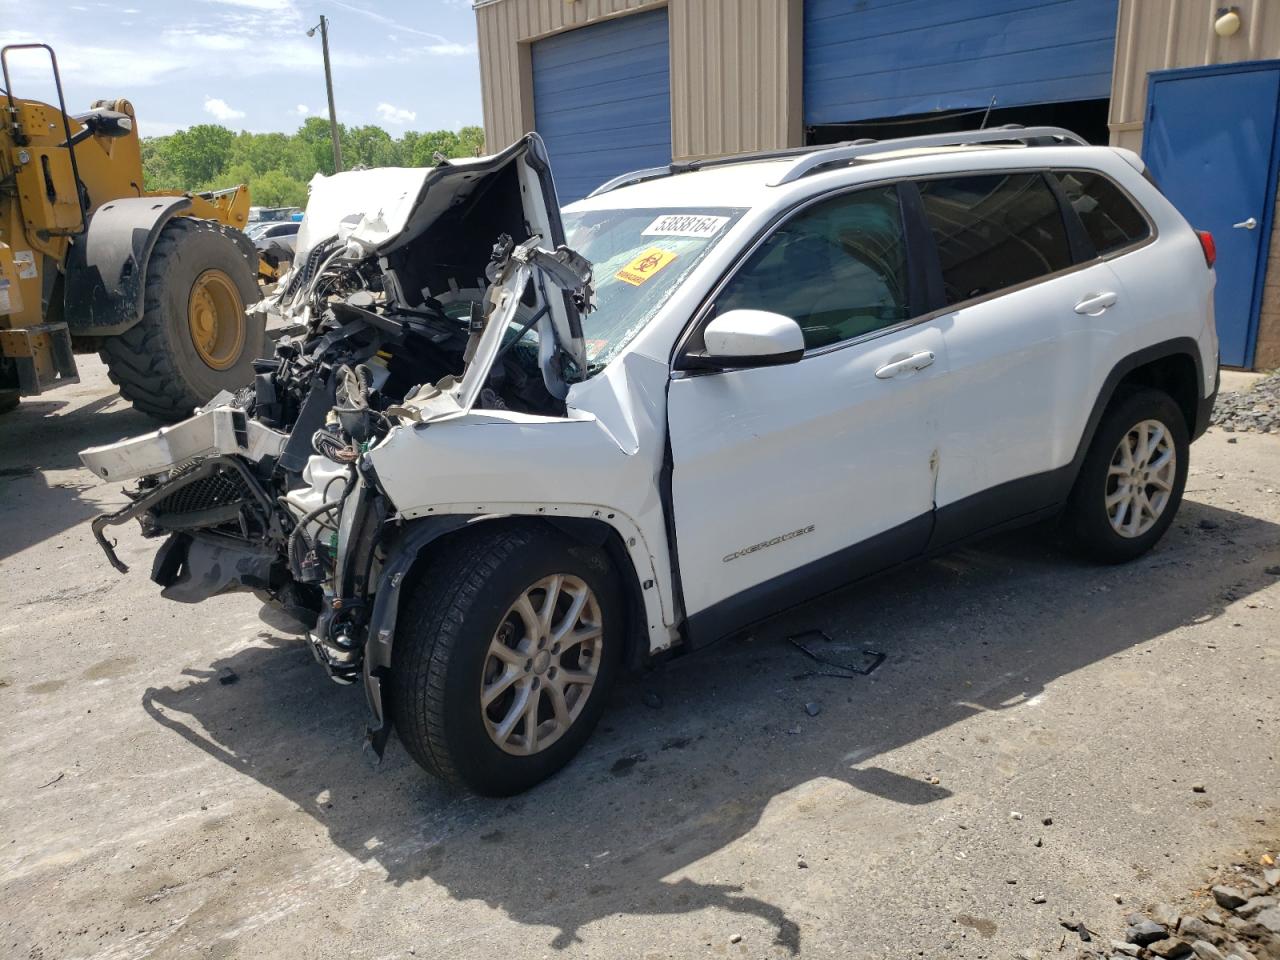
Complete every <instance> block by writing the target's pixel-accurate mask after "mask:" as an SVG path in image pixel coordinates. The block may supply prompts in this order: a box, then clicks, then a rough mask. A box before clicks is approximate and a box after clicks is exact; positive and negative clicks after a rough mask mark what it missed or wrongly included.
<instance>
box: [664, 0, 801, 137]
mask: <svg viewBox="0 0 1280 960" xmlns="http://www.w3.org/2000/svg"><path fill="white" fill-rule="evenodd" d="M671 35H672V53H671V99H672V105H671V122H672V143H673V145H674V147H675V153H676V156H677V157H681V158H689V157H711V156H722V155H724V154H730V153H745V152H747V151H751V150H772V149H777V148H779V147H787V146H795V145H797V144H798V143H799V142H800V137H801V135H802V134H801V125H800V116H799V113H800V99H799V98H800V90H799V85H798V84H797V83H795V82H794V78H795V77H798V75H799V65H800V52H801V18H800V0H672V4H671Z"/></svg>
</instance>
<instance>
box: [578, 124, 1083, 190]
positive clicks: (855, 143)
mask: <svg viewBox="0 0 1280 960" xmlns="http://www.w3.org/2000/svg"><path fill="white" fill-rule="evenodd" d="M1007 141H1017V142H1020V143H1023V144H1025V145H1026V146H1028V147H1039V146H1050V145H1060V144H1076V145H1080V146H1087V141H1085V140H1084V138H1083V137H1081V136H1079V135H1078V134H1075V133H1072V132H1071V131H1070V130H1064V129H1062V128H1061V127H1023V126H1019V125H1018V124H1015V123H1011V124H1007V125H1005V126H1002V127H990V128H988V129H985V130H960V131H957V132H956V133H931V134H926V135H925V136H920V137H899V138H897V139H894V140H865V139H864V140H851V141H848V142H845V143H837V144H834V145H833V146H826V147H788V148H786V149H784V150H765V151H761V152H759V153H738V154H732V155H730V156H727V157H708V158H706V159H705V160H685V161H681V162H679V163H670V164H668V165H666V166H664V167H646V168H645V169H643V170H632V171H631V172H630V173H624V174H621V175H620V176H617V177H614V178H613V179H612V180H607V181H605V182H604V183H602V184H600V186H598V187H596V188H595V189H594V190H592V191H591V192H590V193H589V194H587V196H588V197H598V196H600V194H602V193H609V192H610V191H611V190H618V189H621V188H622V187H629V186H632V185H633V184H637V183H644V182H645V181H646V180H658V179H661V178H662V177H672V176H675V175H676V174H679V173H693V172H694V171H696V170H704V169H706V168H707V167H723V166H729V165H731V164H735V163H756V162H759V161H761V160H785V159H787V158H788V157H795V158H796V162H795V163H794V164H792V165H791V167H789V168H788V169H787V172H786V173H784V174H783V175H782V176H781V177H780V178H779V179H778V180H776V181H774V182H773V183H772V184H770V186H774V187H780V186H782V185H783V184H784V183H791V182H792V181H794V180H799V179H800V178H801V177H804V176H807V175H808V174H810V173H813V172H814V171H816V170H820V169H822V168H823V167H828V166H831V165H833V164H837V163H843V162H845V161H848V160H855V159H857V158H859V157H868V156H873V155H875V154H877V153H891V152H893V151H895V150H913V149H918V148H920V147H960V146H968V145H970V144H977V143H1004V142H1007Z"/></svg>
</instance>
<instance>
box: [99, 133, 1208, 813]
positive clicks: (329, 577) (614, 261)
mask: <svg viewBox="0 0 1280 960" xmlns="http://www.w3.org/2000/svg"><path fill="white" fill-rule="evenodd" d="M1142 171H1143V167H1142V162H1141V161H1140V160H1139V159H1138V158H1137V157H1136V156H1135V155H1133V154H1132V153H1128V152H1126V151H1121V150H1113V149H1110V148H1104V147H1089V146H1085V145H1083V144H1082V143H1081V141H1079V140H1078V139H1077V138H1076V137H1075V136H1074V135H1072V134H1069V133H1066V132H1065V131H1061V130H1056V129H1046V128H1041V129H1028V130H1002V131H991V130H987V131H981V132H970V133H962V134H954V135H947V136H942V137H922V138H913V139H911V140H902V141H894V142H885V143H874V142H862V143H857V144H849V145H841V146H838V147H832V148H813V149H809V150H801V151H790V152H786V153H781V154H773V155H770V156H761V157H749V158H739V159H737V160H732V161H703V162H695V163H690V164H686V165H673V166H672V167H670V168H666V167H664V168H660V169H656V170H649V171H641V172H638V173H636V174H633V175H630V176H628V177H623V178H619V180H617V181H614V182H611V183H610V184H606V185H605V186H603V187H601V188H600V189H599V190H597V191H596V192H595V193H594V194H593V195H592V196H590V197H588V198H587V199H585V200H582V201H580V202H578V203H575V204H572V205H570V206H569V207H568V208H566V209H565V210H564V211H563V212H562V211H560V210H559V208H558V205H557V202H556V198H555V192H554V187H553V184H552V179H551V174H550V170H549V169H548V167H547V163H546V155H545V152H544V149H543V147H542V144H541V141H540V140H539V139H538V138H537V137H536V136H533V135H530V136H529V137H526V138H525V139H524V140H522V141H520V142H518V143H517V144H515V145H513V146H512V147H510V148H509V149H507V150H505V151H504V152H502V153H500V154H497V155H495V156H493V157H487V158H480V159H477V160H474V161H460V162H449V163H445V164H442V165H441V166H439V167H436V168H434V169H431V170H373V171H364V172H357V173H347V174H340V175H338V176H335V177H332V178H329V179H327V180H326V179H318V180H317V181H316V182H315V184H314V185H313V191H312V197H311V201H310V203H309V206H308V210H307V216H306V220H305V221H304V224H303V227H302V230H301V232H300V234H299V238H298V243H297V260H296V263H295V267H294V270H293V272H292V273H291V274H290V275H289V277H288V278H287V279H286V281H285V282H284V283H283V284H282V289H281V292H280V293H279V295H278V296H277V297H276V298H275V299H274V300H273V301H271V302H270V303H269V305H268V308H267V309H269V310H273V311H276V312H277V313H279V314H280V317H281V319H282V320H283V321H285V322H291V323H293V324H295V325H296V327H297V329H298V333H297V335H295V336H291V337H286V338H284V339H282V340H281V341H280V342H279V344H278V346H277V349H276V352H275V356H274V357H272V358H270V359H264V360H261V361H259V362H258V363H257V365H256V370H257V376H256V379H255V381H254V383H252V384H250V385H247V386H246V388H245V389H244V390H242V391H241V392H240V393H238V394H237V395H235V396H230V395H224V396H223V397H221V398H219V399H218V400H216V401H215V402H214V403H213V404H210V405H209V406H207V407H205V408H203V409H202V410H201V411H199V412H197V414H196V415H195V416H194V417H192V418H191V419H189V420H187V421H185V422H183V423H181V424H178V425H175V426H173V427H168V428H165V429H162V430H160V431H158V432H156V433H152V434H148V435H146V436H142V437H137V438H134V439H131V440H126V441H122V442H120V443H117V444H112V445H109V446H104V447H97V448H94V449H91V450H86V451H84V453H83V454H82V457H83V460H84V462H85V463H86V465H88V466H89V467H90V468H91V469H92V470H93V471H94V472H95V473H96V474H97V475H98V476H100V477H103V478H105V479H107V480H126V479H129V480H136V483H134V484H133V485H131V487H130V488H129V489H128V490H127V491H126V492H127V493H128V494H129V496H130V498H131V500H132V503H131V504H130V505H129V506H128V507H127V508H125V509H124V510H121V511H119V512H118V513H115V514H111V515H108V516H104V517H99V518H97V519H96V520H95V521H94V531H95V533H96V534H97V535H98V539H99V541H100V542H101V543H102V545H103V547H104V549H105V550H106V551H107V554H108V556H109V557H110V558H111V559H112V562H113V563H115V564H116V565H117V566H118V567H121V568H123V564H121V563H120V562H119V560H118V559H117V558H116V556H115V554H114V552H113V550H112V545H111V543H110V541H109V540H108V539H107V538H106V536H105V533H104V530H105V527H107V526H109V525H111V524H117V523H121V522H124V521H125V520H128V519H130V518H136V519H138V520H139V521H140V523H141V526H142V532H143V534H144V535H145V536H148V537H157V538H163V541H164V542H163V544H162V545H161V546H160V549H159V550H158V552H157V553H156V556H155V561H154V564H153V568H152V577H153V579H154V580H155V581H156V582H157V583H159V584H160V585H161V586H162V587H163V591H162V592H163V595H164V596H166V597H169V598H171V599H174V600H180V601H185V602H197V601H200V600H203V599H205V598H206V597H209V596H212V595H214V594H218V593H222V592H226V591H230V590H249V591H253V592H254V593H256V594H258V595H259V596H260V597H262V598H263V599H264V600H267V601H269V602H270V603H271V604H272V605H274V606H276V607H278V608H280V609H281V610H283V611H285V612H286V613H287V614H289V615H290V616H291V617H292V618H293V619H294V620H296V621H298V622H300V623H301V624H302V625H303V627H304V628H305V629H306V631H307V636H308V642H309V644H310V646H311V648H312V650H313V651H314V653H315V656H316V658H317V660H319V661H320V663H321V664H322V665H323V666H324V668H325V669H326V670H328V672H329V673H330V675H331V676H332V677H333V678H334V679H335V680H338V681H341V682H344V683H349V682H355V681H360V682H362V683H363V685H364V688H365V692H366V694H367V696H368V701H369V705H370V708H371V710H372V714H373V722H372V724H371V727H370V731H369V739H370V744H371V746H372V748H373V749H374V750H376V751H378V752H379V753H381V751H382V749H383V748H384V746H385V744H386V741H387V737H388V736H389V733H390V731H391V729H392V727H393V726H394V728H395V729H396V730H397V731H398V733H399V736H400V739H401V741H402V742H403V743H404V745H405V747H406V748H407V749H408V751H409V752H410V753H411V754H412V755H413V757H414V758H415V759H416V760H417V761H418V762H419V763H421V764H422V765H423V766H424V767H426V768H427V769H429V770H431V771H432V772H434V773H437V774H439V775H440V776H442V777H444V778H446V779H448V780H451V781H454V782H458V783H461V784H465V785H466V786H468V787H470V788H471V789H473V790H475V791H478V792H481V793H486V794H507V793H512V792H515V791H519V790H523V789H525V788H527V787H529V786H530V785H532V784H534V783H536V782H537V781H539V780H541V779H543V778H544V777H546V776H548V775H549V774H551V773H552V772H553V771H555V770H556V769H558V768H559V767H560V766H562V765H563V764H564V763H566V762H567V761H568V760H569V759H570V758H571V757H572V756H573V754H574V753H575V752H576V751H577V750H578V749H579V748H580V747H581V746H582V744H583V742H584V741H585V740H586V739H587V737H588V736H589V734H590V732H591V730H592V728H593V727H594V726H595V724H596V722H597V721H598V719H599V717H600V714H601V711H602V710H603V709H604V706H605V702H606V699H607V697H608V693H609V688H610V686H611V684H612V683H613V681H614V679H615V677H616V675H617V673H618V671H619V669H620V668H621V667H622V666H623V665H624V664H637V663H640V662H643V661H644V660H645V659H646V658H647V657H649V656H651V655H653V654H655V653H657V652H659V651H666V650H669V649H685V650H688V649H693V648H696V647H699V646H701V645H703V644H706V643H708V642H710V641H712V640H715V639H716V638H717V637H720V636H723V635H725V634H726V633H729V632H732V631H735V630H737V629H740V628H742V627H743V626H745V625H747V624H749V623H751V622H753V621H756V620H760V619H762V618H764V617H767V616H769V615H771V614H773V613H775V612H777V611H778V610H780V609H783V608H785V607H787V606H790V605H792V604H795V603H797V602H800V601H803V600H805V599H807V598H810V597H813V596H815V595H817V594H820V593H823V592H825V591H828V590H831V589H833V588H835V587H837V586H840V585H842V584H845V583H848V582H850V581H852V580H856V579H858V578H861V577H865V576H868V575H870V574H872V573H875V572H877V571H881V570H884V569H886V568H889V567H893V566H896V565H899V564H902V563H904V562H907V561H910V560H912V559H914V558H918V557H921V556H924V555H927V554H931V553H934V552H936V551H939V550H943V549H946V548H948V547H950V546H952V545H954V544H957V543H959V542H961V541H965V540H968V539H971V538H973V537H975V536H978V535H981V534H984V533H987V532H989V531H991V530H993V529H996V528H1003V527H1008V526H1011V525H1016V524H1022V523H1027V522H1030V521H1033V520H1036V519H1039V518H1043V517H1047V516H1050V515H1052V514H1055V513H1060V512H1061V513H1064V514H1065V518H1064V519H1065V527H1066V529H1067V530H1068V531H1069V532H1070V534H1071V535H1072V536H1073V537H1074V538H1075V540H1076V541H1077V542H1078V543H1080V544H1081V545H1082V546H1084V547H1085V548H1087V550H1088V551H1090V552H1091V553H1092V554H1093V555H1095V556H1097V557H1099V558H1101V559H1103V560H1107V561H1121V560H1126V559H1130V558H1133V557H1136V556H1138V555H1140V554H1142V553H1143V552H1144V551H1146V550H1148V549H1150V547H1151V546H1152V545H1153V544H1154V543H1155V542H1156V541H1157V540H1158V539H1159V538H1160V537H1161V535H1162V534H1163V533H1164V532H1165V530H1166V529H1167V528H1168V526H1169V524H1170V522H1171V521H1172V519H1173V516H1174V513H1175V511H1176V510H1177V507H1178V503H1179V500H1180V498H1181V495H1182V490H1183V484H1184V482H1185V479H1186V475H1187V456H1188V444H1189V442H1190V440H1191V439H1193V438H1194V437H1196V436H1198V435H1199V434H1200V433H1201V432H1203V431H1204V429H1205V427H1206V426H1207V424H1208V419H1209V410H1210V407H1211V405H1212V402H1213V397H1214V394H1215V393H1216V385H1217V381H1216V376H1217V343H1216V339H1215V334H1214V326H1213V315H1212V300H1211V298H1212V292H1213V291H1212V288H1213V283H1214V278H1213V272H1212V269H1211V267H1212V241H1211V238H1208V237H1207V235H1204V236H1197V234H1196V232H1195V231H1193V230H1192V229H1191V227H1189V226H1188V225H1187V223H1186V222H1185V221H1184V220H1183V218H1182V217H1181V216H1180V215H1179V214H1178V212H1177V211H1176V210H1175V209H1174V208H1173V207H1172V206H1171V205H1170V204H1169V203H1168V201H1166V200H1165V199H1164V198H1163V197H1162V196H1161V195H1160V193H1159V191H1158V190H1157V189H1156V188H1155V187H1154V186H1153V185H1152V184H1151V183H1150V182H1149V181H1148V180H1147V179H1145V178H1144V176H1143V172H1142Z"/></svg>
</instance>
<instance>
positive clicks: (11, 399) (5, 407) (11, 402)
mask: <svg viewBox="0 0 1280 960" xmlns="http://www.w3.org/2000/svg"><path fill="white" fill-rule="evenodd" d="M21 396H22V395H21V394H20V393H18V391H17V390H2V389H0V413H8V412H9V411H10V410H16V409H17V407H18V400H19V399H20V398H21Z"/></svg>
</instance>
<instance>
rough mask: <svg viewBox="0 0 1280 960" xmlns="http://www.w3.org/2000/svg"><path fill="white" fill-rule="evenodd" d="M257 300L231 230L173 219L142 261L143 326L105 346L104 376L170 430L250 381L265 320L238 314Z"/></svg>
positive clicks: (251, 271) (252, 272)
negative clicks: (169, 425) (144, 263)
mask: <svg viewBox="0 0 1280 960" xmlns="http://www.w3.org/2000/svg"><path fill="white" fill-rule="evenodd" d="M260 296H261V293H260V291H259V289H258V281H257V271H256V266H255V265H254V264H252V263H250V262H249V260H248V259H247V258H246V256H245V254H244V253H243V252H242V248H241V245H240V244H238V243H237V242H236V239H235V237H234V236H233V230H232V228H229V227H224V226H222V225H221V224H218V223H215V222H213V221H211V220H196V219H193V218H191V217H176V218H175V219H173V220H171V221H169V223H167V224H165V226H164V229H163V230H162V231H161V233H160V238H159V239H158V240H157V241H156V245H155V247H154V249H153V250H152V252H151V258H150V260H148V261H147V282H146V288H145V293H144V298H143V313H142V319H141V320H140V321H139V322H138V323H137V324H135V325H134V326H132V327H130V328H129V329H128V330H126V331H125V332H124V333H122V334H119V335H118V336H114V337H109V338H107V339H106V340H105V341H104V342H103V345H102V352H101V356H102V360H103V362H104V363H106V365H107V375H108V376H109V377H110V378H111V382H112V383H114V384H115V385H116V386H118V387H119V388H120V394H121V395H122V396H123V397H124V398H125V399H126V400H128V401H129V402H130V403H132V404H133V405H134V407H135V408H137V409H138V410H141V411H142V412H143V413H146V414H149V415H150V416H152V417H155V418H156V419H158V420H163V421H166V422H170V423H172V422H174V421H176V420H182V419H184V418H185V417H189V416H190V415H191V412H192V409H193V408H194V407H197V406H199V405H201V404H203V403H207V402H208V401H209V400H211V399H212V398H213V397H214V396H215V395H216V394H217V393H218V392H219V391H221V390H229V391H231V392H232V393H234V392H235V391H236V390H239V389H240V388H241V387H244V386H245V385H246V384H248V383H249V382H250V381H251V380H252V379H253V361H254V360H255V359H257V358H258V357H260V356H261V355H262V351H263V345H264V343H265V342H266V321H265V318H263V317H262V316H261V315H259V314H251V315H248V314H246V313H245V312H244V311H245V308H246V307H248V306H249V305H251V304H253V303H255V302H256V301H257V300H258V299H259V297H260Z"/></svg>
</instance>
